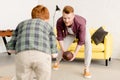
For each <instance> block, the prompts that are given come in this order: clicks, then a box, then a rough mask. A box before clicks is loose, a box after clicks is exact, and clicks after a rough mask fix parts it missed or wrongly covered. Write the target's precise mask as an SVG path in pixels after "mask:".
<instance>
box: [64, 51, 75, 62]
mask: <svg viewBox="0 0 120 80" xmlns="http://www.w3.org/2000/svg"><path fill="white" fill-rule="evenodd" d="M72 58H73V53H72V52H71V51H66V52H64V53H63V59H64V60H67V61H69V60H71V59H72Z"/></svg>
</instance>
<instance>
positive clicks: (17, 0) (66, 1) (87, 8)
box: [0, 0, 120, 59]
mask: <svg viewBox="0 0 120 80" xmlns="http://www.w3.org/2000/svg"><path fill="white" fill-rule="evenodd" d="M119 3H120V0H12V1H9V0H3V1H0V10H2V11H1V15H0V29H7V28H15V27H16V25H17V24H18V23H19V22H20V21H22V20H24V19H28V18H30V13H31V9H32V8H33V7H34V6H35V5H36V4H43V5H45V6H47V7H48V9H49V11H50V15H51V18H50V24H51V25H53V14H54V11H55V6H56V5H58V6H59V7H60V8H61V9H63V7H64V6H65V5H71V6H73V7H74V9H75V13H76V14H79V15H81V16H83V17H85V18H86V19H87V26H89V27H100V26H102V25H103V26H106V28H107V30H108V31H109V32H111V33H112V35H113V55H112V57H113V58H118V59H120V49H119V47H120V41H119V38H120V31H119V26H120V5H119ZM9 10H10V11H9ZM8 11H9V12H8ZM61 11H62V10H61ZM61 11H59V12H57V13H56V17H55V21H56V20H57V19H58V18H59V17H60V16H61ZM54 25H55V24H54ZM1 42H2V41H1V40H0V43H1ZM0 49H1V50H2V51H3V50H4V47H1V44H0Z"/></svg>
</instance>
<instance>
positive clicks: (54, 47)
mask: <svg viewBox="0 0 120 80" xmlns="http://www.w3.org/2000/svg"><path fill="white" fill-rule="evenodd" d="M50 48H51V53H52V54H53V53H58V50H57V44H56V37H55V34H54V32H53V28H52V29H51V32H50Z"/></svg>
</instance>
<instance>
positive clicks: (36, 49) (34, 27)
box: [7, 5, 57, 80]
mask: <svg viewBox="0 0 120 80" xmlns="http://www.w3.org/2000/svg"><path fill="white" fill-rule="evenodd" d="M31 15H32V19H29V20H25V21H22V22H21V23H20V24H18V26H17V28H16V30H15V31H14V32H13V36H12V39H11V40H10V41H9V42H8V44H7V48H8V52H12V51H14V50H15V51H16V56H15V60H16V78H17V80H33V74H32V72H33V71H34V72H35V75H36V79H37V80H50V79H51V53H52V56H53V57H56V56H57V54H56V53H57V48H56V43H55V42H56V37H55V35H54V32H53V28H52V27H51V26H50V25H49V23H48V20H49V11H48V9H47V8H46V7H45V6H43V5H38V6H36V7H34V8H33V9H32V12H31Z"/></svg>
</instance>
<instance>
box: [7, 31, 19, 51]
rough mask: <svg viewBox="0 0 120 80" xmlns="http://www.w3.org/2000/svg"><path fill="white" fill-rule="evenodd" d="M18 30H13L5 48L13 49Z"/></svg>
mask: <svg viewBox="0 0 120 80" xmlns="http://www.w3.org/2000/svg"><path fill="white" fill-rule="evenodd" d="M17 32H18V30H17V29H16V30H13V33H12V37H11V40H10V41H9V42H8V43H7V45H6V46H7V50H15V45H16V40H17Z"/></svg>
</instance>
